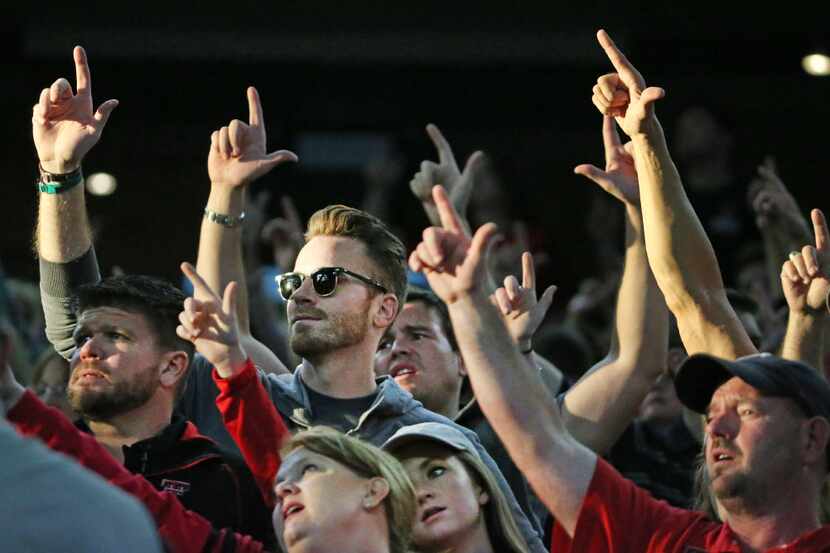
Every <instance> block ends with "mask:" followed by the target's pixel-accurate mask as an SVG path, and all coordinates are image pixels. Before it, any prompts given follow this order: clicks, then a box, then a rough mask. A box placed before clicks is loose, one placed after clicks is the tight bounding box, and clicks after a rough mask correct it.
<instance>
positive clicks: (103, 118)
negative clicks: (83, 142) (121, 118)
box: [94, 100, 118, 125]
mask: <svg viewBox="0 0 830 553" xmlns="http://www.w3.org/2000/svg"><path fill="white" fill-rule="evenodd" d="M117 107H118V100H107V101H106V102H104V103H103V104H101V105H100V106H98V109H97V110H95V116H94V117H95V120H96V121H98V122H99V123H102V124H104V125H106V124H107V121H108V120H109V118H110V114H111V113H112V110H114V109H115V108H117Z"/></svg>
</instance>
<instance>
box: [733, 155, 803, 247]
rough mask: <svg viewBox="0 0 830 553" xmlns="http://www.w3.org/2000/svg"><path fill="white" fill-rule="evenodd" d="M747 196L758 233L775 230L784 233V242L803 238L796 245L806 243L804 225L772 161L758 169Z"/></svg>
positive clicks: (794, 201) (792, 198) (798, 210)
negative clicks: (789, 239)
mask: <svg viewBox="0 0 830 553" xmlns="http://www.w3.org/2000/svg"><path fill="white" fill-rule="evenodd" d="M748 196H749V204H750V206H751V207H752V210H753V211H754V212H755V223H756V225H757V226H758V228H759V229H761V230H764V229H770V228H777V229H778V230H780V231H781V232H784V233H786V237H787V238H789V237H794V236H799V237H802V236H804V237H805V238H802V240H801V241H800V242H799V243H802V242H803V241H804V240H809V235H810V229H809V228H808V226H807V221H806V220H805V219H804V216H803V215H802V214H801V208H800V207H799V206H798V202H796V200H795V198H794V197H793V195H792V194H791V193H790V191H789V190H788V189H787V187H786V186H785V185H784V183H783V182H782V181H781V178H780V177H779V176H778V173H777V172H776V170H775V162H774V161H773V160H772V158H767V159H765V160H764V163H763V164H761V165H759V166H758V177H757V178H756V179H754V180H753V181H752V183H750V185H749V191H748Z"/></svg>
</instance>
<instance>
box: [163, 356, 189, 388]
mask: <svg viewBox="0 0 830 553" xmlns="http://www.w3.org/2000/svg"><path fill="white" fill-rule="evenodd" d="M189 365H190V358H189V357H188V355H187V352H185V351H168V352H166V353H165V354H163V355H162V357H161V362H160V365H159V369H160V373H159V381H160V382H161V385H162V386H164V387H165V388H175V387H176V383H177V382H179V381H180V380H181V379H182V378H184V377H185V375H186V374H187V367H188V366H189Z"/></svg>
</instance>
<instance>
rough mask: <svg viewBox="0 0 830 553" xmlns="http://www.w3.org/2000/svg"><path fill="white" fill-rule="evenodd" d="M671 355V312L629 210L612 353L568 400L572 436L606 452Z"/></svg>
mask: <svg viewBox="0 0 830 553" xmlns="http://www.w3.org/2000/svg"><path fill="white" fill-rule="evenodd" d="M667 355H668V310H667V309H666V306H665V302H664V300H663V295H662V294H661V293H660V289H659V288H658V287H657V283H656V282H655V280H654V277H653V276H652V274H651V270H650V269H649V265H648V258H647V257H646V249H645V241H644V238H643V226H642V218H641V215H640V212H639V210H638V209H637V208H634V207H628V208H627V215H626V252H625V267H624V270H623V274H622V279H621V282H620V289H619V293H618V296H617V306H616V312H615V319H614V330H613V334H612V339H611V348H610V350H609V352H608V355H607V356H606V357H605V358H604V359H603V360H602V361H600V362H599V363H597V365H595V366H594V367H593V368H592V369H591V370H590V371H589V372H588V373H587V374H586V376H585V377H583V378H582V379H581V380H580V381H579V382H578V383H577V384H576V385H575V386H574V387H573V388H572V389H571V390H570V391H569V392H568V394H567V395H566V396H565V404H564V409H563V419H564V421H565V424H566V426H567V428H568V431H569V432H570V433H571V434H572V435H573V436H574V437H575V438H576V439H577V440H579V441H580V442H581V443H583V444H585V445H586V446H588V447H590V448H591V449H592V450H593V451H595V452H597V453H598V454H604V453H605V452H607V451H608V450H609V449H610V448H611V447H612V446H613V445H614V443H615V442H616V441H617V439H618V438H619V436H620V435H621V434H622V432H623V431H624V430H625V429H626V427H628V425H629V424H630V422H631V420H632V419H633V418H634V417H635V416H636V414H637V410H638V409H639V406H640V403H641V402H642V400H643V398H645V396H646V394H647V393H648V391H649V390H650V389H651V388H652V386H653V385H654V382H655V381H656V380H657V378H658V377H659V376H660V374H661V373H662V371H663V369H664V367H665V364H666V356H667Z"/></svg>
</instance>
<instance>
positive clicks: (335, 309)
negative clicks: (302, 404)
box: [287, 236, 378, 359]
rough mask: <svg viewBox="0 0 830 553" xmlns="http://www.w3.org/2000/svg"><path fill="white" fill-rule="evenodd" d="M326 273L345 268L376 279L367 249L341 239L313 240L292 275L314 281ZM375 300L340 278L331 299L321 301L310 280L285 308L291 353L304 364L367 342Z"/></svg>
mask: <svg viewBox="0 0 830 553" xmlns="http://www.w3.org/2000/svg"><path fill="white" fill-rule="evenodd" d="M322 267H343V268H345V269H348V270H350V271H353V272H355V273H358V274H360V275H364V276H367V277H370V278H374V279H375V280H377V279H378V275H377V274H376V271H375V270H374V268H373V264H372V262H371V260H370V259H369V258H368V256H367V255H366V248H365V246H364V245H363V244H361V243H360V242H358V241H357V240H354V239H352V238H346V237H341V236H315V237H314V238H312V239H311V240H309V241H308V243H307V244H306V245H305V246H304V247H303V249H302V250H300V254H299V255H298V256H297V261H296V263H295V265H294V271H296V272H300V273H304V274H306V275H310V274H311V273H313V272H314V271H316V270H317V269H320V268H322ZM376 296H377V294H376V293H375V292H374V290H372V289H370V288H369V287H368V286H367V285H366V284H365V283H363V282H361V281H359V280H357V279H355V278H352V277H349V276H347V275H341V276H340V277H338V283H337V288H336V289H335V290H334V293H333V294H331V295H330V296H326V297H320V296H318V295H317V293H316V292H315V291H314V287H313V286H312V284H311V279H309V278H307V279H305V280H304V281H303V284H302V285H301V286H300V287H299V288H297V290H296V291H295V292H294V295H293V296H291V299H290V300H289V301H288V302H287V310H288V324H289V331H290V343H291V349H292V350H293V351H294V353H296V354H297V355H299V356H301V357H304V358H307V359H308V358H313V357H314V356H316V355H321V354H326V353H329V352H331V351H334V350H337V349H341V348H345V347H349V346H353V345H356V344H359V343H361V342H362V341H363V340H365V339H366V337H367V334H368V332H369V328H370V327H371V313H370V310H371V306H372V301H373V300H374V298H375V297H376Z"/></svg>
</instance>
